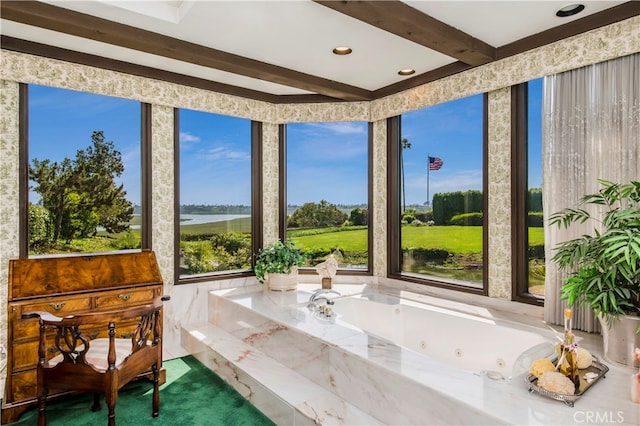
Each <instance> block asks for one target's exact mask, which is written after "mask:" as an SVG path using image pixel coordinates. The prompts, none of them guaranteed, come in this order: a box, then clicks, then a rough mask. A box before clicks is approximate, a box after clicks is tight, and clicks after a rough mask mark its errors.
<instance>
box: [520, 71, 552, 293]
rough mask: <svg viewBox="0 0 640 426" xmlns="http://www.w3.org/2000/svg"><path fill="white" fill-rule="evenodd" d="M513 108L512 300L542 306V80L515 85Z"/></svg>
mask: <svg viewBox="0 0 640 426" xmlns="http://www.w3.org/2000/svg"><path fill="white" fill-rule="evenodd" d="M512 105H513V107H512V122H513V131H512V134H513V142H512V144H513V155H512V158H513V170H512V175H513V183H512V188H513V191H514V194H513V214H512V217H513V221H514V223H513V234H514V238H513V241H514V244H513V247H514V249H513V250H514V251H513V271H514V273H513V274H514V275H513V282H514V288H513V294H514V299H515V300H519V301H523V302H529V303H533V304H542V303H543V299H544V280H545V255H544V228H543V222H544V218H543V205H542V78H539V79H536V80H531V81H529V82H527V83H524V84H521V85H518V86H515V87H514V88H513V89H512Z"/></svg>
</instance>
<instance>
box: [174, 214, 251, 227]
mask: <svg viewBox="0 0 640 426" xmlns="http://www.w3.org/2000/svg"><path fill="white" fill-rule="evenodd" d="M243 217H251V215H248V214H181V215H180V225H201V224H203V223H211V222H223V221H225V220H233V219H241V218H243Z"/></svg>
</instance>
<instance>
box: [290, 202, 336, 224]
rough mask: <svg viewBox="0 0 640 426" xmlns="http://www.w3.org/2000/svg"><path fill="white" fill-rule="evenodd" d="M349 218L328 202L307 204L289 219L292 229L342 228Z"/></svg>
mask: <svg viewBox="0 0 640 426" xmlns="http://www.w3.org/2000/svg"><path fill="white" fill-rule="evenodd" d="M347 218H348V216H347V214H346V213H343V212H341V211H340V210H339V209H338V208H337V207H336V205H335V204H331V203H329V202H328V201H326V200H322V201H320V203H319V204H316V203H305V204H304V205H303V206H302V207H300V208H299V209H297V210H296V211H295V212H293V214H292V215H291V217H290V218H289V227H291V228H298V227H300V228H327V227H330V226H340V225H342V224H343V223H344V222H345V221H346V220H347Z"/></svg>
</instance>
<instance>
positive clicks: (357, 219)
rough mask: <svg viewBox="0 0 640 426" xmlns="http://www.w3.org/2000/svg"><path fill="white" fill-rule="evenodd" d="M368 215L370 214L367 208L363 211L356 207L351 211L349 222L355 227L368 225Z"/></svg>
mask: <svg viewBox="0 0 640 426" xmlns="http://www.w3.org/2000/svg"><path fill="white" fill-rule="evenodd" d="M368 214H369V212H368V209H367V208H363V209H361V208H360V207H356V208H355V209H353V210H351V213H350V214H349V222H351V224H352V225H354V226H358V225H367V224H368V223H367V222H368Z"/></svg>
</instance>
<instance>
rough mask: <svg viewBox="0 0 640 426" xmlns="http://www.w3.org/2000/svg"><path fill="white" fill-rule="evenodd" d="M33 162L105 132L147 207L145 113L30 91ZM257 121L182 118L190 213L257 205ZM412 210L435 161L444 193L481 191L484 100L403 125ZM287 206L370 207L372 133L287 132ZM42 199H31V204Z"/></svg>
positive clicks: (533, 166)
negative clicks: (195, 208) (194, 208)
mask: <svg viewBox="0 0 640 426" xmlns="http://www.w3.org/2000/svg"><path fill="white" fill-rule="evenodd" d="M29 91H30V94H29V143H30V146H29V156H30V159H32V158H34V157H35V158H38V159H40V160H42V159H45V158H50V159H52V160H53V161H61V160H62V159H63V158H64V157H69V158H74V157H75V153H76V151H77V150H78V149H84V148H86V147H88V146H89V145H90V144H91V134H92V132H93V131H94V130H103V131H104V133H105V137H106V139H107V140H111V141H114V142H115V144H116V149H118V150H119V151H120V152H121V154H122V159H123V162H124V165H125V173H124V175H123V176H122V178H121V179H120V181H121V182H122V183H124V185H125V189H126V191H127V197H128V198H129V200H130V201H132V202H133V203H135V204H139V203H140V103H139V102H136V101H131V100H124V99H119V98H113V97H107V96H101V95H93V94H86V93H81V92H74V91H68V90H61V89H52V88H47V87H43V86H36V85H31V86H29ZM540 94H541V80H537V81H534V82H532V83H531V86H530V108H531V111H533V113H530V116H529V128H530V133H529V144H530V157H529V161H530V171H531V172H530V175H529V181H530V186H532V187H539V186H541V177H540V176H541V170H540V156H541V152H540V113H539V112H540ZM250 126H251V123H250V121H249V120H246V119H240V118H234V117H227V116H222V115H217V114H209V113H203V112H198V111H190V110H181V113H180V161H181V185H180V203H181V204H243V205H248V204H250V194H251V193H250V191H251V182H250V179H249V173H250V168H251V156H250V132H251V128H250ZM402 137H403V138H407V139H408V140H409V142H410V143H411V148H410V149H407V150H405V151H404V168H405V182H406V203H407V204H420V205H422V204H423V203H424V202H425V201H426V198H427V165H428V164H427V157H428V156H429V155H430V156H433V157H440V158H441V159H442V160H443V162H444V165H443V166H442V168H441V169H440V170H438V171H431V172H430V173H429V195H430V198H432V197H433V194H435V193H436V192H446V191H458V190H461V191H465V190H468V189H477V190H481V189H482V95H476V96H471V97H468V98H463V99H459V100H456V101H451V102H447V103H445V104H441V105H436V106H433V107H429V108H424V109H422V110H418V111H412V112H409V113H406V114H403V116H402ZM287 140H288V147H287V160H288V165H287V188H288V190H287V201H288V203H289V204H297V205H301V204H303V203H305V202H309V201H313V202H319V201H320V200H322V199H325V200H327V201H329V202H331V203H334V204H361V203H365V202H366V197H367V154H368V153H367V123H364V122H358V123H352V122H349V123H296V124H290V125H288V126H287ZM34 199H36V198H35V195H34V194H32V200H34Z"/></svg>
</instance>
